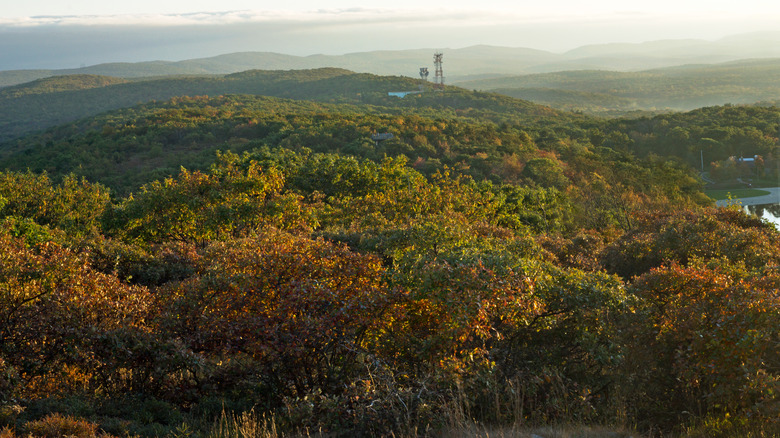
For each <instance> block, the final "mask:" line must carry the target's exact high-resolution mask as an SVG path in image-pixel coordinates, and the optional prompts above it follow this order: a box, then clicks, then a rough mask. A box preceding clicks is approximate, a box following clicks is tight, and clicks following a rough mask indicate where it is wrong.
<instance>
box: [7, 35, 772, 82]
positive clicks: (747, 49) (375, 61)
mask: <svg viewBox="0 0 780 438" xmlns="http://www.w3.org/2000/svg"><path fill="white" fill-rule="evenodd" d="M436 51H437V49H433V48H430V49H415V50H397V51H374V52H361V53H350V54H345V55H338V56H328V55H312V56H292V55H284V54H279V53H269V52H244V53H232V54H226V55H221V56H215V57H211V58H202V59H191V60H186V61H177V62H168V61H151V62H138V63H110V64H98V65H93V66H89V67H83V68H77V69H66V70H8V71H0V86H9V85H15V84H21V83H25V82H30V81H33V80H35V79H41V78H45V77H50V76H60V75H70V74H92V75H104V76H114V77H120V78H139V77H152V76H170V75H208V74H218V75H222V74H230V73H236V72H240V71H245V70H251V69H260V70H293V69H294V70H298V69H314V68H322V67H337V68H343V69H348V70H351V71H354V72H361V73H373V74H378V75H400V76H409V77H418V73H419V69H420V67H428V68H429V69H431V70H432V67H433V66H432V64H433V54H434V52H436ZM442 52H443V53H444V74H445V77H446V80H447V81H448V83H458V82H460V81H465V80H473V79H480V78H485V77H496V76H502V75H520V74H533V73H549V72H557V71H566V70H614V71H624V72H626V71H639V70H647V69H654V68H663V67H671V66H680V65H686V64H713V63H723V62H728V61H735V60H739V59H748V58H780V32H774V33H758V34H745V35H735V36H731V37H727V38H723V39H720V40H718V41H705V40H664V41H652V42H646V43H640V44H603V45H591V46H583V47H580V48H577V49H574V50H571V51H568V52H566V53H562V54H556V53H552V52H547V51H542V50H534V49H528V48H510V47H495V46H472V47H466V48H461V49H444V50H442Z"/></svg>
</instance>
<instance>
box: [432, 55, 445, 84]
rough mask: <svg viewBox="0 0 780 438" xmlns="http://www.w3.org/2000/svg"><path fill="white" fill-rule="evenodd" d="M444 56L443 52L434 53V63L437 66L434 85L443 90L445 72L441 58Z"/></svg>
mask: <svg viewBox="0 0 780 438" xmlns="http://www.w3.org/2000/svg"><path fill="white" fill-rule="evenodd" d="M442 56H444V54H443V53H434V54H433V65H434V66H436V74H435V76H434V78H433V87H434V88H436V89H437V90H443V89H444V72H443V71H442V68H441V58H442Z"/></svg>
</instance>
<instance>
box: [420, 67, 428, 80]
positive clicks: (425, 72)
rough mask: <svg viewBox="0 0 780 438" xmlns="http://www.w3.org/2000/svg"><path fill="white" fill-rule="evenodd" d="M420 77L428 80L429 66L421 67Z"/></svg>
mask: <svg viewBox="0 0 780 438" xmlns="http://www.w3.org/2000/svg"><path fill="white" fill-rule="evenodd" d="M420 79H422V80H424V81H427V80H428V67H420Z"/></svg>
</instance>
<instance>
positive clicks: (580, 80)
mask: <svg viewBox="0 0 780 438" xmlns="http://www.w3.org/2000/svg"><path fill="white" fill-rule="evenodd" d="M458 85H459V86H461V87H464V88H468V89H477V90H482V91H490V92H495V93H501V94H505V95H508V96H512V97H516V98H521V99H527V100H531V101H533V102H536V103H540V104H544V105H550V106H552V107H554V108H559V109H566V110H577V111H585V112H590V113H595V114H601V115H607V114H606V113H608V112H615V111H631V110H651V111H654V110H673V111H686V110H691V109H695V108H701V107H704V106H711V105H723V104H726V103H732V104H748V103H756V102H772V101H777V100H780V59H752V60H741V61H731V62H726V63H721V64H708V65H701V64H698V65H685V66H677V67H667V68H662V69H651V70H644V71H639V72H618V71H603V70H576V71H561V72H554V73H540V74H530V75H522V76H504V77H500V78H485V79H478V80H471V81H462V82H458Z"/></svg>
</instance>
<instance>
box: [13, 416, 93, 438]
mask: <svg viewBox="0 0 780 438" xmlns="http://www.w3.org/2000/svg"><path fill="white" fill-rule="evenodd" d="M25 429H26V431H27V432H28V433H30V434H31V435H33V436H36V437H42V438H60V437H76V438H91V437H94V436H96V435H97V433H98V426H97V424H94V423H90V422H89V421H86V420H83V419H79V418H75V417H70V416H68V417H63V416H62V415H60V414H56V413H55V414H49V415H47V416H45V417H43V418H41V419H40V420H35V421H30V422H28V423H27V424H25Z"/></svg>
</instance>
